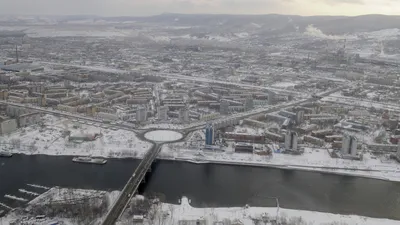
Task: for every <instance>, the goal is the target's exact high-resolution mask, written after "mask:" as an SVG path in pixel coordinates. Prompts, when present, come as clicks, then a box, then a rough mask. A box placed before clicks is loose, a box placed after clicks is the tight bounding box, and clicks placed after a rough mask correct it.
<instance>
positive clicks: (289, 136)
mask: <svg viewBox="0 0 400 225" xmlns="http://www.w3.org/2000/svg"><path fill="white" fill-rule="evenodd" d="M285 149H286V150H292V151H297V133H296V132H293V131H288V132H287V133H286V135H285Z"/></svg>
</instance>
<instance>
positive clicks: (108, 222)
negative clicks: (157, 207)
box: [102, 144, 161, 225]
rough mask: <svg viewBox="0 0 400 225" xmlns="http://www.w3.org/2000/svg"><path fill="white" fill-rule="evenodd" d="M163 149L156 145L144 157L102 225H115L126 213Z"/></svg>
mask: <svg viewBox="0 0 400 225" xmlns="http://www.w3.org/2000/svg"><path fill="white" fill-rule="evenodd" d="M160 150H161V148H160V146H159V145H157V144H155V145H154V146H153V147H152V148H151V149H150V150H149V151H148V152H147V153H146V155H145V156H144V158H143V159H142V161H141V162H140V164H139V166H138V167H137V168H136V169H135V171H134V173H133V175H132V176H131V177H130V178H129V180H128V182H127V184H126V185H125V187H124V189H123V190H122V192H121V194H120V195H119V197H118V199H117V201H116V202H115V203H114V205H113V206H112V208H111V209H110V211H109V212H108V213H107V216H106V218H105V219H104V221H103V223H102V225H113V224H115V222H116V221H117V219H118V218H119V217H120V216H121V214H122V213H123V212H124V210H125V208H126V207H127V206H128V204H129V202H130V200H131V199H132V197H133V195H134V193H135V192H136V191H137V189H138V187H139V185H140V183H141V182H142V180H143V178H144V176H145V175H146V172H147V171H148V170H149V168H150V166H151V164H152V163H153V161H154V160H155V159H156V157H157V155H158V153H159V152H160Z"/></svg>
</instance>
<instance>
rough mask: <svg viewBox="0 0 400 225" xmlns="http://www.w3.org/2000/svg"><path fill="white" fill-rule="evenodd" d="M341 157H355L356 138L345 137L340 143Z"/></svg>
mask: <svg viewBox="0 0 400 225" xmlns="http://www.w3.org/2000/svg"><path fill="white" fill-rule="evenodd" d="M342 155H351V156H356V155H357V138H356V137H354V136H349V135H346V136H344V137H343V141H342Z"/></svg>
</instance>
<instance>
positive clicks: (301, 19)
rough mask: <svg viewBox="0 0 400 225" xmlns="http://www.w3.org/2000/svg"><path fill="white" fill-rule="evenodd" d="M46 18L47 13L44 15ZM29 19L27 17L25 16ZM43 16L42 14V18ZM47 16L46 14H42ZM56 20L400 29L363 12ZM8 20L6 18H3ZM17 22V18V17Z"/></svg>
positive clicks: (397, 21)
mask: <svg viewBox="0 0 400 225" xmlns="http://www.w3.org/2000/svg"><path fill="white" fill-rule="evenodd" d="M44 17H46V16H44ZM24 18H26V17H24ZM38 18H39V17H38ZM41 18H43V17H41ZM49 18H51V20H52V21H57V22H60V23H66V22H73V21H78V20H93V21H99V20H101V21H105V22H129V21H137V22H144V23H158V24H167V25H170V26H198V27H210V28H214V27H215V28H218V27H221V28H227V29H230V28H233V29H235V28H238V29H240V28H245V27H249V26H251V27H253V28H254V29H259V30H262V31H268V32H271V31H275V32H280V31H281V32H291V31H300V32H302V31H304V30H305V28H306V27H307V26H308V25H310V24H313V25H314V27H316V28H318V29H320V30H321V31H323V32H324V33H326V34H343V33H354V32H369V31H377V30H382V29H390V28H400V16H387V15H363V16H354V17H349V16H296V15H278V14H267V15H224V14H174V13H165V14H161V15H156V16H147V17H131V16H121V17H101V16H92V15H73V16H52V17H49ZM3 21H4V20H3ZM13 21H15V18H14V20H13Z"/></svg>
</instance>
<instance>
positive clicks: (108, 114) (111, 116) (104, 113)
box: [97, 112, 119, 120]
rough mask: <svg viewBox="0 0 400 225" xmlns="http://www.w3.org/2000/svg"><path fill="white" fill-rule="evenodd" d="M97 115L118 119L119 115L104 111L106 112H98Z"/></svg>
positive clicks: (108, 118)
mask: <svg viewBox="0 0 400 225" xmlns="http://www.w3.org/2000/svg"><path fill="white" fill-rule="evenodd" d="M97 117H98V118H101V119H106V120H118V119H119V117H118V116H117V115H116V114H111V113H106V112H98V113H97Z"/></svg>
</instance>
